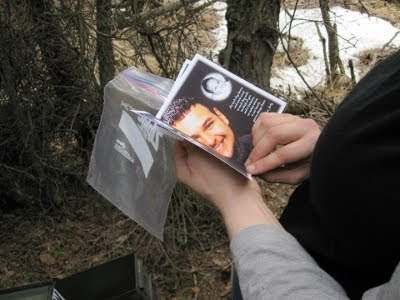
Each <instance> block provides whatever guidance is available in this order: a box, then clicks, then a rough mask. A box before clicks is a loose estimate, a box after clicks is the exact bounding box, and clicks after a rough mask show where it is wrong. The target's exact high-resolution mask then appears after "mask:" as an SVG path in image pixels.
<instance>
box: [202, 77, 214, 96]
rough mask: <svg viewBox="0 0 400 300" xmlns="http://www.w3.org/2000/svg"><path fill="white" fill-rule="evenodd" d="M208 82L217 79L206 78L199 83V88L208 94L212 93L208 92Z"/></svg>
mask: <svg viewBox="0 0 400 300" xmlns="http://www.w3.org/2000/svg"><path fill="white" fill-rule="evenodd" d="M210 80H218V79H216V78H214V77H208V78H206V79H204V80H203V81H202V82H201V86H202V87H203V89H204V90H205V91H206V92H208V93H214V92H213V91H210V90H209V89H208V86H207V83H208V82H209V81H210Z"/></svg>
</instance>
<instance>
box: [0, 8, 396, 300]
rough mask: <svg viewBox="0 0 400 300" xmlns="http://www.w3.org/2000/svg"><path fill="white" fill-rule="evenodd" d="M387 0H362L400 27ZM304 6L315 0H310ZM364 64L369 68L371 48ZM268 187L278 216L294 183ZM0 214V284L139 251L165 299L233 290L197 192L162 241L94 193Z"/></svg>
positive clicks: (223, 246)
mask: <svg viewBox="0 0 400 300" xmlns="http://www.w3.org/2000/svg"><path fill="white" fill-rule="evenodd" d="M291 2H293V3H294V2H295V1H291ZM302 2H303V3H302ZM315 2H316V1H315ZM337 2H342V5H349V3H351V2H354V3H358V2H359V1H345V0H343V1H337ZM389 2H390V1H375V0H368V1H362V3H363V6H364V9H367V10H368V12H369V13H370V14H371V15H376V16H379V17H383V18H385V19H386V20H389V21H390V22H391V23H392V24H394V25H396V26H397V27H400V14H399V10H400V9H399V6H398V5H396V4H395V1H393V2H392V3H389ZM310 3H311V4H310ZM300 5H301V6H302V7H310V5H311V6H312V5H316V3H314V4H312V1H305V0H304V1H300ZM314 7H315V6H314ZM351 9H360V7H359V6H357V5H353V6H351ZM362 63H364V64H365V68H366V69H368V68H369V67H370V63H371V61H370V60H368V54H366V55H365V61H363V62H362ZM341 91H342V92H341V94H340V95H339V96H338V95H335V97H340V98H341V97H343V95H344V94H345V93H346V92H347V89H341ZM178 188H179V189H181V190H182V189H183V188H182V187H181V186H179V187H178ZM263 188H264V193H265V199H266V202H267V204H268V206H269V207H270V208H271V209H272V210H273V212H274V214H276V215H277V216H279V215H280V214H281V212H282V210H283V208H284V207H285V205H286V203H287V199H288V197H289V195H290V194H291V193H292V191H293V189H294V187H293V186H288V185H280V184H268V185H267V184H263ZM183 191H184V189H183ZM180 194H184V193H180ZM186 194H187V193H186ZM0 215H1V219H0V249H1V250H0V251H1V253H0V289H1V288H8V287H14V286H20V285H23V284H28V283H32V282H38V281H45V280H49V279H60V278H64V277H66V276H69V275H71V274H74V273H77V272H79V271H82V270H86V269H88V268H90V267H92V266H95V265H99V264H101V263H104V262H107V261H109V260H112V259H114V258H117V257H120V256H123V255H127V254H130V253H132V252H135V253H137V254H138V255H139V256H140V257H142V258H143V260H144V265H145V267H146V269H147V270H148V271H149V273H151V274H152V278H153V282H154V283H155V284H156V285H157V287H158V290H159V293H160V295H161V298H162V299H221V298H225V297H226V296H227V295H228V293H229V292H230V290H231V283H230V279H231V268H232V259H231V257H230V254H229V241H228V238H227V236H226V233H225V230H224V228H223V225H222V223H221V221H220V217H219V215H218V214H217V213H216V212H215V211H214V210H213V209H212V208H211V207H209V206H208V205H207V204H205V203H204V202H203V201H201V200H199V199H197V197H195V198H194V199H193V197H189V196H188V197H182V198H180V199H178V198H173V199H172V201H171V203H170V208H169V213H168V218H167V224H166V227H165V232H164V237H165V241H164V242H163V243H162V242H160V241H158V240H157V239H155V238H153V237H151V236H150V235H149V234H147V233H146V232H145V231H144V230H143V229H141V228H140V227H139V226H137V225H135V223H134V222H133V221H131V220H130V219H128V218H127V217H125V216H124V215H123V214H122V213H121V212H120V211H119V210H118V209H117V208H115V207H114V206H112V205H111V204H110V203H109V202H108V201H106V200H105V199H104V198H102V197H101V196H99V195H97V194H96V193H95V192H93V193H92V196H90V197H87V196H86V197H80V196H79V193H78V194H77V195H74V196H71V197H68V199H65V200H64V202H63V204H62V205H61V206H59V207H52V208H44V207H41V206H32V207H29V208H26V207H25V208H23V209H21V208H17V209H14V210H12V211H8V212H2V211H0Z"/></svg>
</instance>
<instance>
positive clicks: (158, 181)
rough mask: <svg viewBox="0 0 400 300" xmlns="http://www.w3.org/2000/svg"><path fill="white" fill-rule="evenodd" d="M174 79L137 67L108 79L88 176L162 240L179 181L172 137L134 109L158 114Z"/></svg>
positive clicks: (88, 179) (94, 184)
mask: <svg viewBox="0 0 400 300" xmlns="http://www.w3.org/2000/svg"><path fill="white" fill-rule="evenodd" d="M172 85H173V81H172V80H170V79H166V78H162V77H159V76H156V75H153V74H150V73H147V72H144V71H141V70H139V69H137V68H134V67H132V68H129V69H127V70H125V71H123V72H122V73H121V74H119V75H118V76H117V77H116V78H114V79H113V80H112V81H110V82H109V83H108V84H107V86H106V87H105V89H104V106H103V113H102V116H101V121H100V124H99V128H98V130H97V133H96V139H95V142H94V147H93V151H92V157H91V160H90V165H89V172H88V176H87V181H88V183H89V184H90V185H91V186H92V187H93V188H94V189H95V190H96V191H97V192H99V193H100V194H101V195H103V196H104V197H105V198H106V199H107V200H109V201H110V202H111V203H113V204H114V205H115V206H116V207H118V208H119V209H120V210H121V211H122V212H123V213H125V214H126V215H127V216H128V217H130V218H131V219H133V220H134V221H135V222H137V223H138V224H139V225H140V226H142V227H143V228H144V229H146V230H147V231H148V232H149V233H151V234H152V235H154V236H155V237H157V238H158V239H160V240H162V239H163V229H164V224H165V219H166V216H167V211H168V205H169V201H170V198H171V195H172V190H173V188H174V185H175V183H176V175H175V163H174V158H173V146H174V140H173V139H172V138H171V137H169V136H167V135H165V134H163V133H162V132H161V131H159V130H157V126H156V125H155V124H154V123H152V122H149V121H148V120H147V119H146V118H143V117H141V116H140V115H137V114H135V113H133V112H132V110H141V111H147V112H149V113H152V114H153V115H155V114H156V113H157V111H158V110H159V109H160V107H161V106H162V104H163V102H164V101H165V100H166V98H167V96H168V93H169V91H170V89H171V88H172Z"/></svg>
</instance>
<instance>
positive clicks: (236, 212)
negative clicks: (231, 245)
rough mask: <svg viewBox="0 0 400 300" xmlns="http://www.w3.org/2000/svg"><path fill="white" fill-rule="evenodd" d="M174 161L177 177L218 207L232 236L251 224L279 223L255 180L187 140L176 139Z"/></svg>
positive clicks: (277, 224)
mask: <svg viewBox="0 0 400 300" xmlns="http://www.w3.org/2000/svg"><path fill="white" fill-rule="evenodd" d="M175 164H176V173H177V177H178V179H179V180H180V181H181V182H183V183H184V184H186V185H187V186H189V187H190V188H192V189H193V190H194V191H195V192H197V193H198V194H200V195H201V196H203V197H204V198H206V199H207V200H208V201H209V202H211V204H213V205H214V206H215V207H216V208H217V209H218V210H219V211H220V213H221V214H222V217H223V219H224V223H225V225H226V228H227V232H228V235H229V237H230V238H231V239H232V238H233V236H235V235H236V234H237V233H238V232H239V231H240V230H242V229H244V228H246V227H249V226H251V225H256V224H273V225H275V226H278V227H280V224H279V222H278V221H277V219H276V218H275V216H274V215H273V214H272V212H271V211H270V210H269V209H268V207H267V206H266V205H265V203H264V200H263V197H262V193H261V189H260V187H259V185H258V184H257V182H256V181H255V180H253V181H251V180H248V179H246V178H245V177H244V176H242V175H240V174H239V173H237V172H236V171H234V170H233V169H232V168H230V167H228V166H227V165H225V164H224V163H222V162H221V161H219V160H217V159H216V158H215V157H212V156H211V155H210V154H208V153H206V152H205V151H203V150H200V149H198V148H197V147H195V146H194V145H192V144H190V143H188V142H177V143H176V145H175Z"/></svg>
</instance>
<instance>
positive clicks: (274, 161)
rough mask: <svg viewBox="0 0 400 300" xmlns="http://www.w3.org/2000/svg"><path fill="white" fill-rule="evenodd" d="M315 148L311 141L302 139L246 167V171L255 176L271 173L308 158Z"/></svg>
mask: <svg viewBox="0 0 400 300" xmlns="http://www.w3.org/2000/svg"><path fill="white" fill-rule="evenodd" d="M313 148H314V144H313V143H312V141H310V139H301V140H298V141H296V142H293V143H290V144H287V145H285V146H282V147H281V148H279V149H277V150H276V151H274V152H272V153H270V154H269V155H266V156H264V157H263V158H261V159H259V160H257V161H254V162H252V163H250V164H248V165H246V170H247V172H249V173H250V174H253V175H256V174H260V173H264V172H269V171H271V170H274V169H276V168H279V167H281V166H282V165H286V164H290V163H293V162H297V161H299V160H303V159H306V158H308V157H309V156H310V154H311V153H312V150H313Z"/></svg>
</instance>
